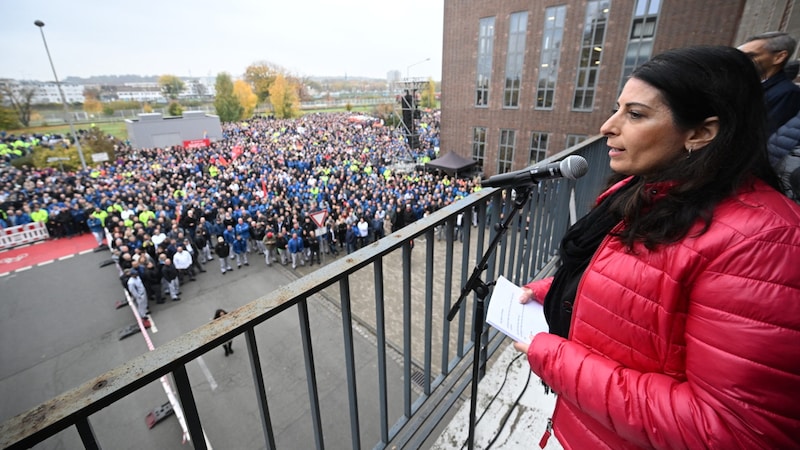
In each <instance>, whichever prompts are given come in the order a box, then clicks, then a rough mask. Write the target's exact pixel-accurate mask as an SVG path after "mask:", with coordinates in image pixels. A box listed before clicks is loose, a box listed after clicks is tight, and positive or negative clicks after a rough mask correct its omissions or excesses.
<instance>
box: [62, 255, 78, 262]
mask: <svg viewBox="0 0 800 450" xmlns="http://www.w3.org/2000/svg"><path fill="white" fill-rule="evenodd" d="M74 256H75V255H67V256H62V257H61V258H58V260H59V261H63V260H65V259H70V258H72V257H74Z"/></svg>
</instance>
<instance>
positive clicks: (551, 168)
mask: <svg viewBox="0 0 800 450" xmlns="http://www.w3.org/2000/svg"><path fill="white" fill-rule="evenodd" d="M588 171H589V163H588V162H586V158H584V157H583V156H578V155H571V156H567V157H566V158H564V159H563V160H561V161H559V162H554V163H550V164H545V165H544V166H533V167H531V168H528V169H523V170H518V171H516V172H509V173H503V174H500V175H495V176H493V177H490V178H487V179H485V180H481V186H483V187H498V188H506V187H515V186H522V185H526V184H537V183H539V182H540V181H542V180H549V179H553V178H569V179H570V180H576V179H578V178H580V177H582V176H584V175H586V172H588Z"/></svg>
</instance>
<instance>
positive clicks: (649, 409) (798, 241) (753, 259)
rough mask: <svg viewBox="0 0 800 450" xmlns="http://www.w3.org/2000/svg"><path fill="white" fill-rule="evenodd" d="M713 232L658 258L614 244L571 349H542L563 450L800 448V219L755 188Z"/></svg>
mask: <svg viewBox="0 0 800 450" xmlns="http://www.w3.org/2000/svg"><path fill="white" fill-rule="evenodd" d="M615 188H617V187H615ZM615 188H612V191H613V189H615ZM607 194H608V193H606V194H604V195H607ZM701 228H702V225H701V224H698V225H697V226H696V227H695V228H694V229H692V230H691V231H690V233H689V234H688V235H687V237H686V238H684V239H683V240H681V241H680V242H678V243H676V244H673V245H666V246H660V247H658V248H657V249H656V250H655V251H648V250H647V249H645V248H644V247H643V246H636V248H635V251H634V252H629V251H628V250H627V249H626V248H625V246H624V245H623V244H622V243H621V242H620V241H619V240H618V239H615V238H610V237H606V238H605V240H604V241H603V242H602V244H601V245H600V247H599V248H598V250H597V251H596V252H595V255H594V257H593V258H592V261H591V263H590V264H589V267H588V268H587V270H586V272H585V273H584V275H583V278H582V279H581V282H580V285H579V286H578V292H577V296H576V299H575V302H574V305H573V313H572V326H571V328H570V337H569V339H568V340H565V339H562V338H560V337H558V336H556V335H551V334H548V333H539V334H537V335H536V336H535V338H534V340H533V342H532V343H531V345H530V346H529V348H528V361H529V362H530V365H531V368H532V369H533V371H534V372H535V373H536V374H538V375H539V376H540V377H541V378H542V379H543V380H544V381H545V382H546V383H547V384H548V385H549V386H550V387H551V388H552V389H553V390H554V391H555V392H557V393H558V402H557V406H556V411H555V413H554V416H553V423H554V429H555V433H556V436H557V437H558V439H559V441H560V442H561V444H562V445H563V446H564V448H568V449H581V450H583V449H614V450H620V449H628V448H670V449H674V448H688V449H699V448H717V449H726V450H727V449H737V448H739V449H748V450H749V449H756V448H765V449H788V448H800V403H798V402H800V207H798V205H797V204H795V203H793V202H792V201H791V200H789V199H788V198H786V197H784V196H783V195H781V194H780V193H778V192H776V191H775V190H773V189H771V188H770V187H768V186H766V185H765V184H764V183H762V182H760V181H756V182H755V183H754V184H753V185H752V186H751V187H747V188H743V189H742V190H741V191H740V192H739V193H738V194H737V195H736V196H734V197H733V198H730V199H728V200H726V201H724V202H722V203H720V204H719V205H718V206H717V208H716V209H715V211H714V218H713V221H712V223H711V227H710V228H709V229H708V231H706V232H705V233H703V234H702V235H700V236H697V233H698V231H699V230H700V229H701ZM551 281H552V279H546V280H542V281H538V282H534V283H531V284H530V285H528V287H531V288H532V289H533V290H534V292H535V293H536V294H537V295H538V297H539V298H543V294H544V292H545V291H546V289H547V288H549V283H550V282H551Z"/></svg>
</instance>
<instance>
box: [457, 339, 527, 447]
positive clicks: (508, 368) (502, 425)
mask: <svg viewBox="0 0 800 450" xmlns="http://www.w3.org/2000/svg"><path fill="white" fill-rule="evenodd" d="M524 355H525V354H524V353H520V354H518V355H517V356H515V357H514V358H513V359H512V360H511V361H510V362H509V363H508V366H506V373H505V376H504V377H503V383H502V384H500V388H498V389H497V392H495V394H494V395H493V396H492V399H491V400H489V403H488V404H487V405H486V408H485V409H484V410H483V412H482V413H481V415H480V417H478V419H477V420H476V421H475V426H476V427H477V426H478V424H479V423H480V421H481V419H483V416H485V415H486V413H487V412H488V411H489V408H490V407H491V406H492V403H494V401H495V400H497V397H498V396H499V395H500V392H502V391H503V387H505V385H506V381H508V373H509V372H510V371H511V367H512V366H513V365H514V363H515V362H517V360H518V359H520V358H521V357H522V356H524ZM530 382H531V370H530V369H529V370H528V379H527V380H525V386H524V387H523V388H522V391H521V392H520V393H519V395H518V396H517V398H516V400H514V403H512V404H511V407H510V408H509V409H508V411H506V413H505V415H504V416H503V418H502V419H501V421H500V425H499V427H498V428H497V433H496V434H495V435H494V437H493V438H492V440H491V441H489V443H488V444H487V445H486V447H485V449H486V450H488V449H489V448H491V447H492V445H494V443H495V442H496V441H497V439H498V438H499V437H500V432H501V431H503V429H504V428H505V427H506V423H508V419H509V418H510V417H511V412H512V411H514V410H515V409H516V408H517V406H519V402H520V400H521V399H522V395H523V394H525V391H527V390H528V385H529V384H530ZM466 445H467V441H466V440H465V441H464V443H463V444H461V450H464V448H465V447H466Z"/></svg>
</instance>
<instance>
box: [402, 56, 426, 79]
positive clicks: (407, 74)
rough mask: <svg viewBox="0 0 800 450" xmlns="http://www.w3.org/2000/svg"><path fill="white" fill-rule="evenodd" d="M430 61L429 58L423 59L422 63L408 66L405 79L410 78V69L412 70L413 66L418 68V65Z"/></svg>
mask: <svg viewBox="0 0 800 450" xmlns="http://www.w3.org/2000/svg"><path fill="white" fill-rule="evenodd" d="M430 60H431V59H430V58H425V59H423V60H422V61H419V62H415V63H414V64H411V65H410V66H408V67H406V79H409V78H411V76H410V75H409V74H410V73H411V68H412V67H414V66H418V65H420V64H422V63H425V62H428V61H430Z"/></svg>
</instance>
